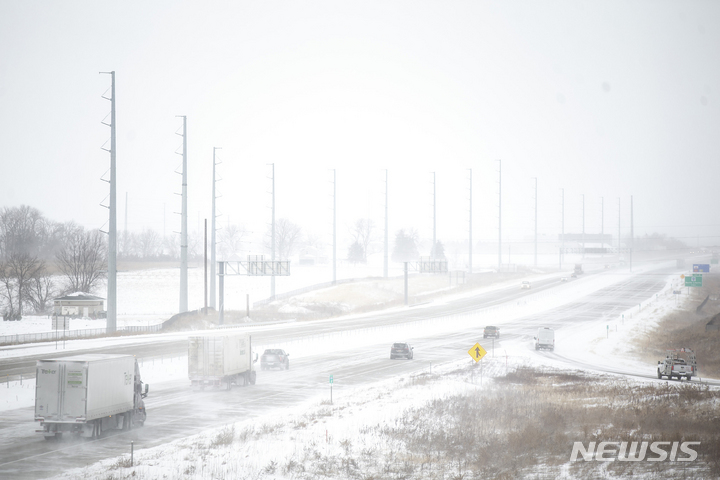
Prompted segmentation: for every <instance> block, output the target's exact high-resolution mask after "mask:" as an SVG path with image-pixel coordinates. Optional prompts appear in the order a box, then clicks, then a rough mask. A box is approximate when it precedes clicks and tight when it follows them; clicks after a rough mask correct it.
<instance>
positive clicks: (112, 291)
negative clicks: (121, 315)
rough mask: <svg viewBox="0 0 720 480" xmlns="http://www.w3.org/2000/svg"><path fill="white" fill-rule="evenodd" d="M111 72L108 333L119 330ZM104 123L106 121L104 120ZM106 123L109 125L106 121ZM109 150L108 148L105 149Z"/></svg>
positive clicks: (115, 154)
mask: <svg viewBox="0 0 720 480" xmlns="http://www.w3.org/2000/svg"><path fill="white" fill-rule="evenodd" d="M101 73H109V74H110V77H111V86H110V98H107V97H105V96H104V95H103V98H105V99H107V100H110V124H109V127H110V205H109V209H110V220H109V224H108V283H107V288H108V291H107V323H106V327H105V330H106V332H107V333H114V332H115V331H116V330H117V203H116V193H117V177H116V170H117V164H116V162H117V144H116V142H115V139H116V135H115V132H116V125H115V71H114V70H113V71H112V72H101ZM103 123H105V122H104V121H103ZM105 125H108V124H107V123H105ZM105 150H106V151H107V149H105Z"/></svg>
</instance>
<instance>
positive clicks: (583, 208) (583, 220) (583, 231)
mask: <svg viewBox="0 0 720 480" xmlns="http://www.w3.org/2000/svg"><path fill="white" fill-rule="evenodd" d="M581 195H582V197H583V200H582V246H583V247H582V248H583V253H582V256H583V258H585V194H584V193H582V194H581Z"/></svg>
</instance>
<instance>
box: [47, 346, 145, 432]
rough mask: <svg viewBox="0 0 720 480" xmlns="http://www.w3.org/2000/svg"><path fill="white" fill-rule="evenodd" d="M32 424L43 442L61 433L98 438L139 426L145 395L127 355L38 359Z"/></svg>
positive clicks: (132, 360)
mask: <svg viewBox="0 0 720 480" xmlns="http://www.w3.org/2000/svg"><path fill="white" fill-rule="evenodd" d="M36 368H37V370H36V377H35V378H36V383H35V421H38V422H40V425H41V427H42V429H41V430H37V432H38V433H41V434H43V435H44V436H45V438H46V439H51V438H59V437H61V436H62V434H63V433H74V434H79V435H80V436H83V437H91V438H95V437H99V436H100V435H101V434H102V432H103V430H107V429H111V428H120V429H124V430H129V429H130V428H131V427H132V426H134V425H137V426H140V425H142V424H143V423H144V422H145V418H146V413H145V403H144V402H143V398H145V396H146V395H147V391H148V385H145V391H144V392H143V389H142V379H141V378H140V369H139V368H138V365H137V361H136V360H135V357H133V356H132V355H109V354H84V355H75V356H70V357H63V358H57V359H47V360H38V361H37V366H36Z"/></svg>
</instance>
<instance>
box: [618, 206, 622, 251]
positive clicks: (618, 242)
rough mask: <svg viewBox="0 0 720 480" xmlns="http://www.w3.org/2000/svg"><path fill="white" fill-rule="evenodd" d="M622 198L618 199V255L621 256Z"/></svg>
mask: <svg viewBox="0 0 720 480" xmlns="http://www.w3.org/2000/svg"><path fill="white" fill-rule="evenodd" d="M620 245H621V243H620V197H618V255H620Z"/></svg>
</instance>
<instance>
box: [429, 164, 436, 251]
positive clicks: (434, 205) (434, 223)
mask: <svg viewBox="0 0 720 480" xmlns="http://www.w3.org/2000/svg"><path fill="white" fill-rule="evenodd" d="M432 176H433V243H432V249H431V250H430V257H431V258H435V248H436V247H437V210H436V208H435V207H436V205H437V203H436V200H437V196H436V193H435V172H432Z"/></svg>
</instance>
